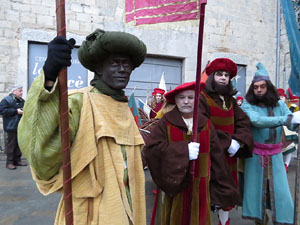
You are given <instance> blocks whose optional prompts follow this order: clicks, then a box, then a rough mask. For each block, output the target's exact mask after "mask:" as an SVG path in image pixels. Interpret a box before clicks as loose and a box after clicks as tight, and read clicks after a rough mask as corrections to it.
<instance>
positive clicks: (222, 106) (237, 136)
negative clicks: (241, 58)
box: [199, 58, 253, 225]
mask: <svg viewBox="0 0 300 225" xmlns="http://www.w3.org/2000/svg"><path fill="white" fill-rule="evenodd" d="M205 70H206V73H207V75H208V79H207V81H206V87H205V88H204V90H203V91H202V92H201V94H200V97H199V99H200V105H201V106H202V107H200V112H201V113H202V114H204V115H206V116H207V117H208V118H210V120H211V122H212V124H213V125H214V127H215V128H216V130H217V134H218V137H219V140H220V144H221V147H222V150H223V153H224V154H225V159H226V163H227V164H228V166H229V168H230V169H231V175H232V177H233V179H234V180H235V184H236V186H237V187H238V172H237V158H238V157H240V158H245V157H251V155H252V151H253V139H252V135H251V131H250V120H249V118H248V116H247V115H246V114H245V113H244V112H243V111H242V110H241V109H240V107H239V106H238V104H237V102H236V99H235V98H234V97H233V96H234V95H235V94H236V93H237V91H236V90H235V89H234V88H233V86H232V84H231V79H232V78H233V77H235V76H236V74H237V66H236V64H235V63H234V62H233V61H232V60H230V59H227V58H217V59H215V60H214V61H212V62H211V63H210V64H209V65H208V66H207V67H206V69H205ZM234 206H235V205H230V207H227V208H222V209H220V210H219V225H225V224H226V225H229V224H230V219H229V211H230V209H232V208H233V207H234Z"/></svg>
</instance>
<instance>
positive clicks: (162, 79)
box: [158, 72, 167, 91]
mask: <svg viewBox="0 0 300 225" xmlns="http://www.w3.org/2000/svg"><path fill="white" fill-rule="evenodd" d="M158 87H159V88H160V89H163V90H165V91H167V87H166V82H165V72H163V73H162V75H161V78H160V82H159V86H158Z"/></svg>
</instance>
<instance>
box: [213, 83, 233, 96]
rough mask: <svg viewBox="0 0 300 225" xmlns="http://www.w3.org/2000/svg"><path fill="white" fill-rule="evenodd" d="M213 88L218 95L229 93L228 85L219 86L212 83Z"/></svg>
mask: <svg viewBox="0 0 300 225" xmlns="http://www.w3.org/2000/svg"><path fill="white" fill-rule="evenodd" d="M213 88H214V89H215V90H216V92H217V93H218V94H219V95H228V94H229V93H230V85H229V83H228V84H227V85H220V84H218V83H217V82H215V81H214V82H213Z"/></svg>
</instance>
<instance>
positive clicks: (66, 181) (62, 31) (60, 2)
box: [56, 0, 73, 225]
mask: <svg viewBox="0 0 300 225" xmlns="http://www.w3.org/2000/svg"><path fill="white" fill-rule="evenodd" d="M56 27H57V36H63V37H66V19H65V1H64V0H56ZM58 85H59V113H60V126H61V127H60V129H61V146H62V147H61V149H62V168H63V189H64V207H65V222H66V225H73V204H72V181H71V179H72V174H71V157H70V140H69V114H68V113H69V107H68V86H67V68H66V67H64V68H62V69H61V70H60V71H59V74H58Z"/></svg>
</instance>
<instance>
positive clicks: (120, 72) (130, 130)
mask: <svg viewBox="0 0 300 225" xmlns="http://www.w3.org/2000/svg"><path fill="white" fill-rule="evenodd" d="M74 44H75V41H74V39H70V40H66V39H65V38H63V37H56V38H55V39H54V40H52V41H51V42H50V43H49V45H48V56H47V59H46V62H45V65H44V67H43V72H42V73H41V74H40V75H39V76H38V77H37V78H36V79H35V81H34V83H33V84H32V86H31V88H30V90H29V92H28V97H27V102H26V104H25V107H24V114H23V117H22V120H21V121H20V124H19V127H18V134H19V137H18V139H19V143H20V148H21V151H22V152H23V154H24V155H25V156H26V158H27V159H28V161H29V163H30V167H31V171H32V175H33V179H34V180H35V182H36V183H37V186H38V188H39V190H40V192H41V193H42V194H44V195H48V194H51V193H53V192H61V191H62V186H63V181H62V158H61V137H60V133H59V122H58V121H59V119H58V118H59V112H58V111H59V99H58V96H59V94H58V85H57V83H58V82H57V76H58V72H59V71H60V69H61V68H62V67H65V66H70V65H71V50H72V48H73V46H74ZM145 56H146V46H145V45H144V43H143V42H142V41H141V40H139V39H138V38H137V37H136V36H134V35H131V34H128V33H125V32H105V31H103V30H96V31H95V32H93V33H92V34H90V35H89V36H87V38H86V40H85V41H84V42H83V44H82V46H81V47H80V48H79V51H78V58H79V60H80V62H81V63H82V65H83V66H84V67H86V68H87V69H89V70H90V71H93V72H94V73H95V76H94V79H93V80H92V81H91V86H89V87H86V88H83V89H78V90H72V91H69V95H68V104H69V126H70V140H71V148H70V154H71V162H72V164H71V165H72V190H73V194H72V195H73V212H74V224H76V225H81V224H82V225H86V224H95V225H97V224H106V225H115V224H126V225H131V224H137V225H145V224H146V216H145V191H144V172H143V166H142V160H141V154H140V151H141V149H142V147H143V139H142V137H141V136H140V134H139V130H138V128H137V126H136V124H135V121H134V118H133V116H132V113H131V111H130V109H129V108H128V103H127V98H126V96H125V94H124V91H123V90H122V89H124V88H125V87H126V86H127V84H128V82H129V78H130V75H131V72H132V71H133V70H134V69H135V68H136V67H138V66H140V64H141V63H142V62H143V61H144V59H145ZM62 199H63V197H62ZM64 220H65V215H64V202H63V201H62V200H61V202H60V204H59V206H58V211H57V215H56V219H55V224H56V225H60V224H64Z"/></svg>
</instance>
